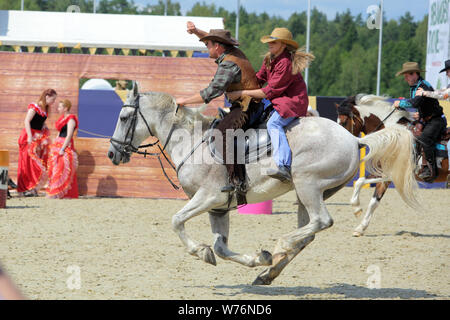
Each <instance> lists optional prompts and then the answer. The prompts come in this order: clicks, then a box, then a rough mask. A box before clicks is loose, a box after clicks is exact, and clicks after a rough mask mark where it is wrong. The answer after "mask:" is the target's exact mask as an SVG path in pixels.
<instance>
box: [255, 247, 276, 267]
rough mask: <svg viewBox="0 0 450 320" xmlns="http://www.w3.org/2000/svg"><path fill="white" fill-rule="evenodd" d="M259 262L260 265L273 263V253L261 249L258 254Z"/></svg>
mask: <svg viewBox="0 0 450 320" xmlns="http://www.w3.org/2000/svg"><path fill="white" fill-rule="evenodd" d="M256 260H257V264H258V265H259V266H271V265H272V254H271V253H270V252H269V251H266V250H261V252H260V253H259V254H258V258H257V259H256Z"/></svg>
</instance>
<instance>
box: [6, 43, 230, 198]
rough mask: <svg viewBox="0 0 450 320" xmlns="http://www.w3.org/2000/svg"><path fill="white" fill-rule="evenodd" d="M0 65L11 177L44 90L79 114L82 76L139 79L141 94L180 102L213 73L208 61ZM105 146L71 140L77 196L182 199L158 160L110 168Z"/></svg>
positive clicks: (74, 60)
mask: <svg viewBox="0 0 450 320" xmlns="http://www.w3.org/2000/svg"><path fill="white" fill-rule="evenodd" d="M0 61H1V68H0V149H3V150H8V151H9V157H10V165H9V174H10V176H11V177H13V178H15V177H16V176H17V161H18V148H19V147H18V144H17V140H18V138H19V135H20V132H21V130H22V129H23V128H24V124H23V122H24V119H25V114H26V111H27V106H28V104H30V103H33V102H36V100H37V99H38V98H39V96H40V94H41V93H42V92H43V91H44V90H45V89H47V88H53V89H55V90H56V92H57V93H58V99H57V101H59V100H62V99H69V100H70V101H71V102H72V112H73V113H75V114H77V113H78V92H79V80H80V79H81V78H100V79H127V80H137V81H139V83H140V90H141V91H142V92H144V91H160V92H167V93H169V94H171V95H173V96H174V97H176V98H179V97H187V96H190V95H193V94H195V93H198V92H199V91H200V90H201V89H203V88H205V87H206V86H207V85H208V84H209V82H210V81H211V79H212V78H213V76H214V74H215V71H216V69H217V65H216V64H215V63H214V60H213V59H209V58H167V57H147V56H106V55H82V54H43V53H16V52H0ZM223 104H224V100H223V97H222V98H219V99H215V100H214V101H212V102H211V103H210V104H209V105H208V107H207V109H206V111H205V114H208V115H215V114H216V113H217V107H218V106H223ZM52 109H53V110H50V113H49V118H48V120H47V122H46V123H47V126H48V127H49V129H50V131H51V138H54V137H55V136H56V134H57V132H56V130H55V129H54V123H55V121H56V119H57V118H58V115H57V114H56V105H54V107H53V108H52ZM108 148H109V140H108V139H92V138H77V137H75V149H76V150H77V152H78V155H79V168H78V172H77V178H78V184H79V192H80V195H92V196H123V197H148V198H181V199H185V198H186V196H185V195H184V193H183V192H182V190H178V191H176V190H174V189H173V188H172V186H171V185H170V184H169V182H168V181H167V180H166V178H165V177H164V175H163V173H162V171H161V169H160V165H159V162H158V160H157V159H156V158H148V157H147V158H146V159H144V158H143V157H142V158H141V157H140V156H137V155H134V156H133V157H132V158H131V161H130V162H129V163H127V164H125V165H120V166H114V165H113V164H112V163H111V161H110V160H109V159H108V158H107V150H108ZM154 151H156V150H154ZM163 162H164V163H165V166H166V168H167V169H166V171H167V173H168V175H169V176H170V178H171V179H172V180H173V181H175V182H176V183H178V180H177V179H176V175H175V172H174V171H173V169H172V168H171V167H170V166H169V165H168V164H167V163H166V162H165V160H163Z"/></svg>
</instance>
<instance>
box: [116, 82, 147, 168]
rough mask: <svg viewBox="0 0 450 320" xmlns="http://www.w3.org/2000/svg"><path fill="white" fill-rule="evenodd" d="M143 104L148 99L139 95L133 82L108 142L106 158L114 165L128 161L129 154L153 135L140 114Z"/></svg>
mask: <svg viewBox="0 0 450 320" xmlns="http://www.w3.org/2000/svg"><path fill="white" fill-rule="evenodd" d="M144 104H148V99H147V97H146V96H144V95H141V94H139V88H138V84H137V83H136V82H133V88H132V89H131V90H130V91H129V92H128V96H127V99H126V101H125V104H124V105H123V106H122V110H121V111H120V114H119V119H118V120H117V124H116V129H115V131H114V134H113V136H112V138H111V140H110V143H111V145H110V147H109V150H108V158H110V159H111V161H112V162H113V163H114V164H115V165H118V164H120V162H122V163H127V162H128V161H130V157H131V153H132V152H136V151H137V150H138V147H139V145H140V144H141V142H142V141H144V140H145V139H146V138H147V137H148V136H149V135H153V134H152V131H151V129H150V127H151V123H149V122H148V120H146V119H145V118H144V115H143V112H142V106H143V105H144Z"/></svg>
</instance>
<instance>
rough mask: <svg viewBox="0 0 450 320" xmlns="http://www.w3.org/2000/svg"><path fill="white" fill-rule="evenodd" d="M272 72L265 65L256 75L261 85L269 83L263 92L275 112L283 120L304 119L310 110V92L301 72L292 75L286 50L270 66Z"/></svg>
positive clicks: (289, 58) (290, 63)
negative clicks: (291, 118) (290, 118)
mask: <svg viewBox="0 0 450 320" xmlns="http://www.w3.org/2000/svg"><path fill="white" fill-rule="evenodd" d="M270 66H271V68H270V70H269V69H267V68H266V66H265V64H264V63H263V65H262V66H261V69H260V70H259V71H258V73H257V74H256V77H257V78H258V80H259V82H260V84H264V83H266V82H267V86H265V87H264V88H262V89H261V90H262V91H263V92H264V93H265V94H266V97H267V99H269V100H270V101H271V102H272V104H273V107H274V109H275V110H277V111H278V113H279V114H280V115H281V116H282V117H283V118H289V117H304V116H306V111H307V109H308V92H307V89H306V84H305V81H303V77H302V75H301V73H300V72H299V73H298V74H296V75H293V74H292V62H291V57H290V54H289V52H288V51H287V50H285V51H284V52H283V53H282V54H280V55H279V56H278V57H276V58H275V59H274V60H273V61H272V63H271V64H270Z"/></svg>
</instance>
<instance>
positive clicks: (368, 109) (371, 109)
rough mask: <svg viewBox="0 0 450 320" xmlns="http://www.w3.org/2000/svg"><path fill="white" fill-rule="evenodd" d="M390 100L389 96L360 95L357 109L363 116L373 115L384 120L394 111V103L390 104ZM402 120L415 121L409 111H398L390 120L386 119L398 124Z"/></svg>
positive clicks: (388, 121)
mask: <svg viewBox="0 0 450 320" xmlns="http://www.w3.org/2000/svg"><path fill="white" fill-rule="evenodd" d="M388 99H390V97H389V96H377V95H374V94H358V95H356V97H355V104H356V106H355V107H356V108H357V109H358V110H359V112H360V113H361V116H364V115H368V114H369V113H373V114H375V115H376V116H378V117H379V118H380V120H383V119H385V118H386V117H387V116H388V115H389V114H390V113H391V112H392V111H393V110H394V106H393V105H392V102H390V101H389V100H388ZM401 118H406V119H409V120H413V119H412V118H411V115H410V113H409V112H408V111H406V110H402V109H398V110H397V111H396V112H394V113H392V114H391V115H390V116H389V118H388V119H386V122H387V123H396V122H397V121H398V120H400V119H401Z"/></svg>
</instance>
